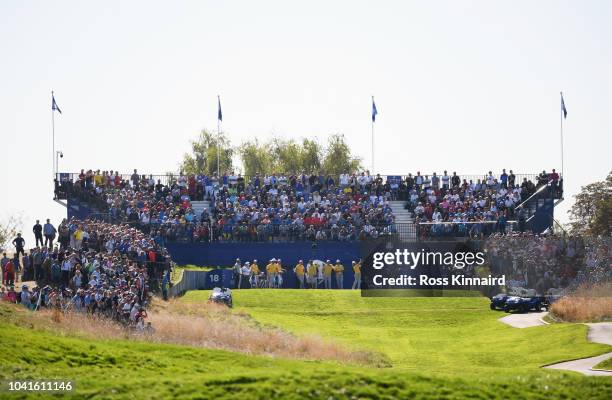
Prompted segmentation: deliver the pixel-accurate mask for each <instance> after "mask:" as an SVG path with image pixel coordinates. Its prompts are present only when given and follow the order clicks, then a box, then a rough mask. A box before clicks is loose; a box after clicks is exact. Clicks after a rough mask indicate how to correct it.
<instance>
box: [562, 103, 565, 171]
mask: <svg viewBox="0 0 612 400" xmlns="http://www.w3.org/2000/svg"><path fill="white" fill-rule="evenodd" d="M564 108H565V104H564V102H563V92H561V176H562V177H563V113H564Z"/></svg>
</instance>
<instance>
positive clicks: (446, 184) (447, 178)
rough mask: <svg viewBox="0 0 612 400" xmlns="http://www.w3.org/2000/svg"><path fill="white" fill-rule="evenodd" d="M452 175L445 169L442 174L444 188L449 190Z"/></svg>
mask: <svg viewBox="0 0 612 400" xmlns="http://www.w3.org/2000/svg"><path fill="white" fill-rule="evenodd" d="M449 185H450V176H448V172H446V170H445V171H444V175H442V189H444V190H448V188H449V187H450V186H449Z"/></svg>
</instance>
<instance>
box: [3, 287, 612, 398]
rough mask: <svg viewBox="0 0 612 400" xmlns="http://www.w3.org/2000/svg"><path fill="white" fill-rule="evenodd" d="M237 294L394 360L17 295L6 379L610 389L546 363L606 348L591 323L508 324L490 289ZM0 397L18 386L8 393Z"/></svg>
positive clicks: (443, 393) (398, 394) (151, 390)
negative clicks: (276, 352)
mask: <svg viewBox="0 0 612 400" xmlns="http://www.w3.org/2000/svg"><path fill="white" fill-rule="evenodd" d="M234 293H235V304H236V306H237V308H238V310H243V311H246V312H247V313H249V314H250V315H251V316H253V318H255V319H256V320H257V321H259V322H261V323H263V324H270V325H275V326H280V327H283V328H285V329H288V330H290V331H293V332H295V333H296V334H302V333H319V334H321V335H323V336H325V337H328V338H333V339H335V340H338V341H340V342H342V343H345V344H346V345H347V346H350V347H353V348H356V349H371V350H376V351H380V352H382V353H384V354H386V355H387V356H388V358H389V359H390V360H391V362H392V363H393V367H391V368H369V367H361V366H355V365H341V364H339V363H336V362H321V361H296V360H283V359H273V358H270V357H261V356H248V355H244V354H237V353H231V352H227V351H221V350H207V349H198V348H190V347H186V346H175V345H164V344H149V343H144V342H138V341H128V340H95V339H91V338H86V337H78V336H74V335H73V336H62V335H58V333H57V332H49V331H44V330H39V329H33V328H31V326H30V325H29V324H28V323H27V319H24V317H21V316H19V317H15V315H17V314H16V313H15V311H14V310H13V309H12V308H11V306H7V305H0V365H2V368H0V381H4V380H6V379H53V378H55V379H74V380H76V391H75V392H73V393H72V394H70V396H72V397H74V398H137V399H139V398H151V399H153V398H155V399H162V398H217V399H225V398H242V399H255V398H261V399H271V398H278V399H302V398H313V399H331V398H333V399H342V398H347V399H360V398H363V399H397V398H402V399H404V398H406V399H408V398H412V399H462V398H474V399H514V398H517V399H542V400H544V399H552V398H565V399H573V398H585V399H598V398H601V399H607V398H610V394H611V393H612V379H608V378H605V377H583V376H581V375H578V374H573V373H565V372H561V371H552V370H541V369H540V368H539V367H540V366H541V365H543V364H547V363H550V362H555V361H561V360H565V359H570V358H577V357H583V356H591V355H596V354H600V353H603V352H605V351H609V350H610V347H609V346H603V345H595V344H588V343H587V342H586V339H585V338H586V329H585V327H584V326H582V325H571V324H556V325H549V326H545V327H537V328H529V329H523V330H519V329H514V328H510V327H506V326H505V325H503V324H501V323H499V322H497V321H496V319H497V318H498V317H499V316H501V314H500V313H495V312H491V311H489V310H488V305H487V302H486V299H478V298H476V299H474V298H468V299H466V298H407V299H400V298H361V297H360V296H359V293H358V292H350V291H334V292H331V293H330V292H326V291H284V290H283V291H274V290H248V291H247V290H244V291H235V292H234ZM206 297H207V293H206V292H189V293H187V295H186V296H185V297H184V301H201V300H205V299H206ZM19 314H21V313H19ZM3 389H4V388H3ZM21 397H26V395H25V394H22V395H21ZM28 397H31V398H34V397H37V394H29V395H28ZM0 398H20V397H18V396H16V395H12V394H10V395H9V394H6V392H0Z"/></svg>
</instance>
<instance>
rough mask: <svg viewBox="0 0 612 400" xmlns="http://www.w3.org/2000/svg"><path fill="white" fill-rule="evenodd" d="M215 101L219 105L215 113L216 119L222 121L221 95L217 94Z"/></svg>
mask: <svg viewBox="0 0 612 400" xmlns="http://www.w3.org/2000/svg"><path fill="white" fill-rule="evenodd" d="M217 101H218V105H219V112H218V113H217V119H218V120H219V121H223V113H221V97H219V96H217Z"/></svg>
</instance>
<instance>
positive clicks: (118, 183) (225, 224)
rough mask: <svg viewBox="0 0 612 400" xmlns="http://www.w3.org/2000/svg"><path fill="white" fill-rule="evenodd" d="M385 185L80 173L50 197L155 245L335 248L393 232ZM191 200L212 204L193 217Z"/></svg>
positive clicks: (350, 180) (347, 179)
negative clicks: (87, 206)
mask: <svg viewBox="0 0 612 400" xmlns="http://www.w3.org/2000/svg"><path fill="white" fill-rule="evenodd" d="M388 186H389V185H388V184H384V183H383V179H382V178H381V177H380V176H377V177H372V176H370V174H369V173H368V172H363V173H361V174H359V175H357V174H353V175H348V174H344V175H341V176H339V177H338V178H337V181H336V180H335V179H334V178H333V177H332V176H330V175H327V176H323V175H310V176H308V175H305V174H301V175H291V176H285V175H282V174H281V175H276V174H272V175H266V176H262V177H260V176H258V175H256V176H255V177H253V179H250V180H249V181H248V182H246V180H245V179H244V177H242V176H241V175H239V174H238V175H234V174H233V173H231V174H224V175H223V176H222V177H221V179H217V177H216V175H213V176H212V177H210V178H209V177H207V176H198V177H195V176H186V175H184V174H182V173H181V174H179V175H178V176H177V177H176V178H175V179H172V180H171V181H170V182H169V183H167V184H162V183H161V181H160V180H158V181H157V182H155V180H154V179H153V178H152V176H149V177H148V178H147V177H146V176H141V175H138V173H137V171H136V170H134V173H133V174H132V175H131V177H130V178H129V179H128V178H127V177H125V178H122V176H121V175H119V174H118V173H116V172H114V171H110V172H104V171H103V172H100V171H96V172H92V171H91V170H90V171H87V172H85V171H82V172H81V173H80V174H79V176H78V178H77V179H76V180H75V182H70V181H67V182H63V183H62V185H61V186H58V188H57V190H56V192H62V191H66V190H71V192H72V193H76V194H77V195H79V196H81V197H82V198H85V199H86V200H90V202H91V203H92V204H93V205H94V206H98V208H100V209H102V210H104V214H107V215H108V218H109V219H110V220H112V221H120V222H128V223H130V224H133V225H134V226H139V227H140V228H141V229H143V230H144V231H145V232H152V233H153V235H154V236H155V237H156V238H157V240H158V242H160V243H163V241H164V240H174V239H184V238H187V239H188V240H190V241H228V240H239V241H263V240H271V239H275V240H280V241H282V240H338V241H348V240H356V239H363V238H370V237H373V238H376V237H379V236H381V235H389V234H391V233H392V232H393V229H394V228H393V222H394V217H393V214H392V212H391V209H390V207H389V203H388V202H389V200H390V199H391V198H392V193H391V191H389V190H388ZM193 199H198V200H201V199H207V200H209V201H211V202H212V204H213V207H211V209H210V210H204V211H203V212H202V213H200V214H199V215H197V214H196V213H195V212H194V210H193V207H192V204H191V201H192V200H193Z"/></svg>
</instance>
